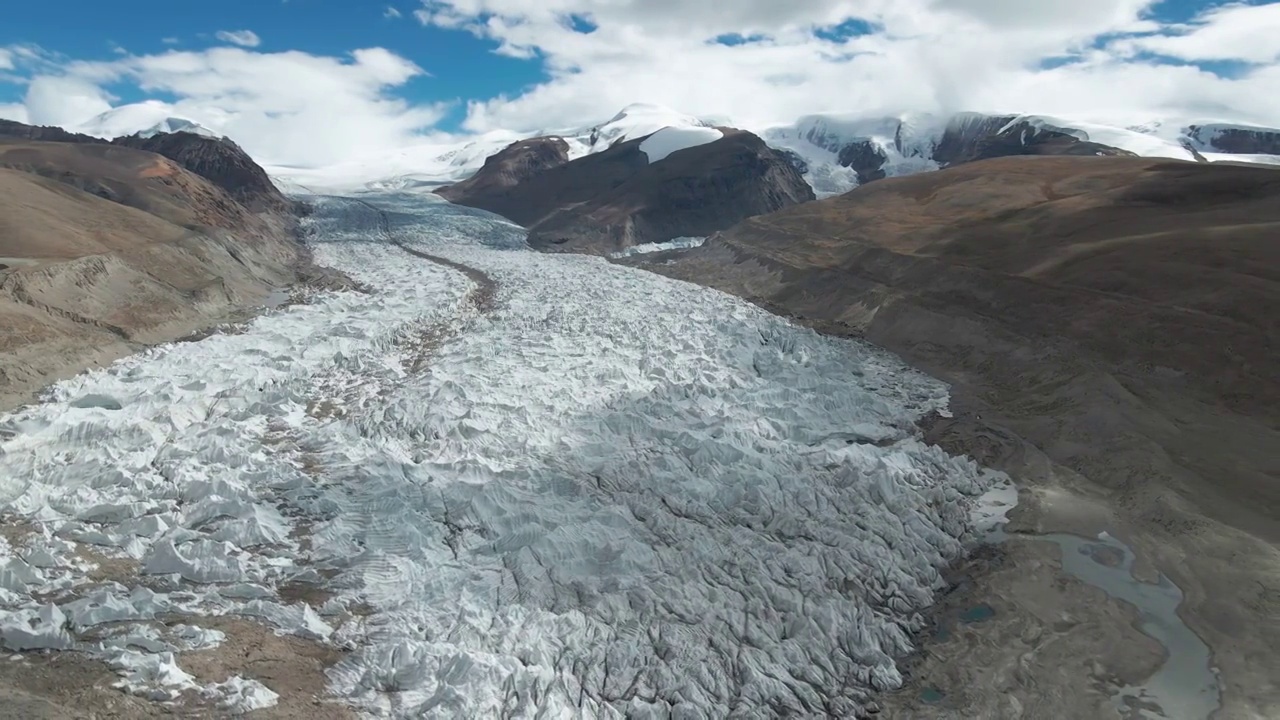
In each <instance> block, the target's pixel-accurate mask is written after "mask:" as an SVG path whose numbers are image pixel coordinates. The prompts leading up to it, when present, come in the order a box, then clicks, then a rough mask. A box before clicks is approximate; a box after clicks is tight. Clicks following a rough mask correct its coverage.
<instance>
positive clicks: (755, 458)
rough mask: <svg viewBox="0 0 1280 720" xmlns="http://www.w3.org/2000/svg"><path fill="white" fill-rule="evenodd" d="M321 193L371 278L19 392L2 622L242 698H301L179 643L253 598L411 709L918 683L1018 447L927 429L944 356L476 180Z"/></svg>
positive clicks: (379, 695) (346, 257) (660, 703)
mask: <svg viewBox="0 0 1280 720" xmlns="http://www.w3.org/2000/svg"><path fill="white" fill-rule="evenodd" d="M311 201H312V202H313V203H314V204H315V212H314V214H313V215H312V216H311V217H310V218H309V219H308V220H307V224H308V226H309V232H310V240H309V242H310V243H311V244H312V246H313V247H314V251H315V255H316V258H317V259H318V261H319V262H322V263H324V264H326V265H330V266H333V267H336V268H340V269H342V270H344V271H346V272H348V273H349V274H350V275H351V276H352V277H353V278H354V279H356V280H357V281H359V283H360V284H361V285H362V286H363V291H362V292H356V291H350V292H335V293H320V294H317V295H316V296H315V297H313V298H312V299H311V302H309V303H307V304H302V305H294V306H289V307H283V308H278V309H274V310H271V311H269V312H268V313H267V314H265V315H263V316H262V317H259V318H258V319H257V320H255V321H253V322H252V323H250V324H248V325H247V326H245V327H244V328H241V329H240V331H238V332H230V333H224V334H219V335H214V336H212V337H208V338H206V339H204V340H201V341H199V342H189V343H176V344H172V345H167V346H164V347H160V348H156V349H153V350H150V351H148V352H145V353H143V354H140V355H137V356H135V357H132V358H129V359H126V360H123V361H121V362H118V363H116V364H115V365H113V366H111V367H109V368H106V369H103V370H97V371H93V372H89V373H86V374H83V375H81V376H79V377H76V378H74V379H71V380H68V381H66V382H62V383H59V384H58V385H56V386H54V387H53V388H52V389H51V390H50V391H49V392H48V393H47V395H46V397H45V398H44V399H43V401H42V402H41V403H39V404H36V405H32V406H29V407H27V408H24V409H22V410H20V411H18V412H15V413H11V414H9V415H6V416H3V417H0V510H2V511H3V517H4V521H5V522H6V523H7V524H8V526H9V527H19V526H20V527H22V528H24V529H25V532H23V533H16V532H11V533H8V534H7V536H8V537H11V538H13V541H12V542H4V541H0V605H2V606H3V611H0V633H2V641H3V644H4V646H5V647H6V648H8V649H10V650H25V649H34V648H57V649H68V648H74V649H79V650H83V651H87V652H89V653H92V654H94V655H96V656H98V657H100V658H102V659H103V660H105V661H106V662H108V663H109V664H111V665H112V666H113V667H115V668H116V669H117V670H118V671H119V672H120V673H121V675H122V680H121V682H122V684H123V685H124V686H125V687H127V688H129V689H130V690H132V691H135V692H140V693H144V694H147V695H149V696H151V697H154V698H157V699H159V700H165V699H169V698H175V697H178V696H179V694H180V693H184V692H199V693H202V694H203V695H205V697H207V698H212V699H213V700H214V701H217V702H219V703H220V704H221V705H222V707H225V708H227V709H233V710H244V709H251V708H253V707H261V706H264V705H270V704H272V703H274V702H276V701H277V697H276V695H275V693H274V692H273V691H272V690H271V689H269V688H268V687H266V686H264V685H262V684H261V683H259V682H258V681H256V680H254V679H251V678H244V677H233V678H232V679H231V680H229V681H226V682H224V683H217V684H205V685H202V684H201V682H200V681H199V680H197V679H196V678H195V677H194V676H193V675H190V674H188V673H187V672H186V671H185V670H184V669H183V667H182V664H183V657H184V653H185V652H187V651H189V650H191V649H193V648H208V647H214V646H216V645H217V644H218V642H219V641H220V633H218V632H217V631H216V630H201V629H200V620H201V618H207V617H210V616H220V615H236V616H247V617H252V618H256V619H257V620H260V621H261V622H262V623H264V624H266V625H268V626H270V627H273V628H275V630H276V632H278V633H290V634H296V635H299V636H301V637H303V638H306V639H307V640H308V641H310V642H315V643H322V644H333V645H336V646H338V647H341V648H343V649H344V650H346V651H347V652H346V654H345V655H344V658H343V659H342V660H341V661H340V662H338V664H336V665H335V666H333V667H332V668H330V669H329V671H328V677H329V690H330V691H331V692H332V693H333V694H335V695H336V696H338V697H340V698H342V699H344V700H345V701H346V702H350V703H352V704H354V705H355V706H356V707H358V708H360V709H363V710H365V711H367V712H370V713H372V714H374V715H378V716H402V717H496V716H498V715H500V714H502V713H503V712H506V713H508V714H510V716H529V717H533V716H537V717H564V716H583V717H620V716H623V715H633V716H637V717H645V716H652V717H685V718H696V717H724V716H727V715H732V716H738V717H752V716H767V715H772V714H776V713H779V712H787V711H791V712H795V713H799V714H809V715H826V714H832V715H836V716H849V715H851V714H852V713H853V712H854V711H855V710H856V708H857V707H858V706H859V705H860V704H862V703H863V702H865V701H866V698H867V696H868V693H869V692H872V691H874V690H876V689H884V688H891V687H894V686H895V685H897V684H898V683H900V682H901V677H900V675H899V673H898V670H897V669H896V667H895V662H894V661H895V658H898V657H900V656H902V655H903V654H905V653H907V652H908V651H909V650H910V649H911V642H910V636H911V633H912V632H913V631H914V630H917V629H919V628H920V627H921V626H922V624H923V623H924V619H923V617H922V615H921V611H922V610H924V609H925V608H926V607H927V606H928V605H929V604H930V603H931V602H932V600H933V596H934V593H935V592H936V591H938V590H939V589H941V588H942V587H943V580H942V579H941V577H940V575H939V571H940V570H941V569H943V568H944V567H945V566H946V565H947V564H948V563H950V562H952V561H954V560H956V559H957V558H958V557H959V556H960V555H961V554H962V553H963V542H964V541H966V540H967V539H968V538H969V536H970V527H969V525H970V514H969V512H970V507H971V505H972V503H973V500H974V499H975V498H976V497H977V496H979V495H980V494H982V493H983V492H984V490H985V489H986V488H987V487H988V486H989V485H990V484H991V482H992V481H993V479H992V478H991V477H990V476H988V475H987V474H986V473H984V472H983V471H982V470H981V469H980V468H978V467H977V466H976V465H975V464H973V463H972V462H970V461H968V460H965V459H960V458H955V457H950V456H948V455H946V454H945V453H943V452H942V451H941V450H939V449H938V448H936V447H930V446H927V445H925V444H923V443H922V442H920V441H919V440H918V439H916V433H914V432H913V429H912V428H913V421H914V420H915V419H917V418H919V417H920V416H922V415H923V414H925V413H928V412H930V411H932V410H941V409H944V408H945V405H946V402H947V393H946V388H945V386H944V385H942V384H941V383H939V382H937V381H935V380H932V379H930V378H928V377H926V376H923V375H921V374H919V373H917V372H915V371H913V370H911V369H909V368H908V367H906V366H904V365H903V364H902V363H901V362H900V361H898V360H897V359H896V358H894V357H892V356H890V355H888V354H886V353H884V352H882V351H879V350H877V349H875V348H872V347H870V346H867V345H864V344H861V343H858V342H853V341H848V340H839V339H833V338H826V337H822V336H819V335H817V334H816V333H814V332H812V331H809V330H807V329H803V328H800V327H796V326H795V325H793V324H791V323H789V322H788V321H786V320H784V319H781V318H778V317H774V316H772V315H769V314H768V313H766V312H764V311H762V310H760V309H758V308H756V307H754V306H752V305H750V304H748V303H745V302H743V301H741V300H738V299H736V298H733V297H730V296H727V295H724V294H721V293H718V292H714V291H711V290H707V289H704V288H700V287H697V286H694V285H690V284H686V283H681V282H677V281H674V280H670V279H667V278H663V277H659V276H656V275H652V274H648V273H645V272H643V271H640V270H635V269H631V268H625V267H620V266H616V265H612V264H610V263H608V262H607V261H605V260H604V259H602V258H592V257H582V256H566V255H543V254H538V253H535V252H531V251H529V250H528V249H527V248H526V246H525V244H524V233H523V231H521V230H520V228H518V227H516V226H514V225H511V224H509V223H506V222H504V221H502V220H500V219H498V218H495V217H493V216H490V215H487V214H484V213H481V212H478V211H472V210H467V209H464V208H459V207H455V206H451V205H447V204H444V203H442V202H439V201H435V200H432V199H429V198H424V197H421V196H415V195H410V194H405V195H394V194H387V195H370V196H366V197H365V198H363V199H362V200H358V201H357V200H353V199H344V198H323V197H316V198H311ZM426 256H434V257H438V258H444V259H446V260H448V261H451V262H452V263H455V264H456V266H455V267H461V266H466V267H469V268H472V269H473V270H474V271H478V272H479V273H482V274H483V276H485V277H487V278H488V280H489V281H490V282H491V285H492V287H491V288H490V289H489V290H490V292H491V294H492V297H491V298H489V299H488V300H487V301H486V302H484V303H478V302H476V298H475V294H476V289H477V288H476V283H475V282H474V279H473V278H474V275H473V276H472V277H471V278H469V277H468V275H467V274H465V273H463V272H460V271H459V270H457V269H455V268H453V267H449V266H448V265H445V264H441V263H438V262H431V261H429V260H428V259H426ZM86 551H88V552H86ZM103 563H109V564H110V565H111V568H112V571H111V572H104V571H103V570H102V567H101V565H102V564H103ZM299 583H305V584H309V585H315V586H321V587H323V588H325V589H326V592H325V593H323V594H317V595H315V596H314V598H320V599H312V601H311V603H310V604H307V603H304V602H302V601H300V600H299V599H297V598H296V597H293V595H292V594H289V593H282V592H281V590H282V588H285V587H290V586H296V585H297V584H299ZM289 598H292V600H290V599H289Z"/></svg>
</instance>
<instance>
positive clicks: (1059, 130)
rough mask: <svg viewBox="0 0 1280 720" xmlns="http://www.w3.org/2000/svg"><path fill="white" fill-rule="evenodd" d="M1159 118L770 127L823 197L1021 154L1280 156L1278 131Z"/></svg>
mask: <svg viewBox="0 0 1280 720" xmlns="http://www.w3.org/2000/svg"><path fill="white" fill-rule="evenodd" d="M1177 127H1178V129H1177V130H1176V131H1175V130H1174V129H1173V128H1171V127H1165V126H1164V125H1162V124H1160V123H1154V124H1151V125H1148V126H1141V127H1134V128H1121V127H1115V126H1107V125H1099V124H1096V123H1087V122H1076V121H1069V120H1063V119H1059V118H1051V117H1047V116H1040V115H988V114H983V113H958V114H955V115H951V116H945V117H939V116H931V115H905V116H902V117H888V118H870V119H866V118H845V117H840V116H826V115H815V116H809V117H806V118H802V119H801V120H799V121H798V122H797V123H795V124H794V125H790V126H783V127H775V128H770V129H769V130H766V131H765V132H764V137H765V139H766V141H767V142H769V143H770V144H771V145H773V146H774V147H778V148H785V149H787V150H790V151H792V152H795V153H796V154H797V155H798V156H800V157H801V158H803V160H804V164H805V166H806V178H807V179H808V180H809V181H810V183H811V184H812V185H813V186H814V189H815V191H816V192H817V193H818V194H819V196H831V195H838V194H841V193H843V192H848V191H849V190H851V189H853V188H854V187H857V186H858V185H860V184H862V183H866V182H872V181H874V180H880V179H883V178H885V177H892V176H901V175H911V174H914V173H917V172H928V171H934V170H938V169H941V168H944V167H951V166H955V165H959V164H962V163H966V162H974V161H977V160H984V159H990V158H995V157H1008V156H1015V155H1095V156H1096V155H1102V156H1123V155H1137V156H1144V157H1169V158H1177V159H1184V160H1196V161H1200V162H1207V161H1221V160H1231V159H1233V158H1232V157H1231V156H1232V155H1248V157H1241V158H1239V159H1241V160H1247V161H1253V162H1259V161H1261V162H1267V161H1274V162H1280V130H1269V129H1266V128H1249V127H1247V126H1237V125H1225V124H1215V125H1194V124H1192V125H1182V126H1177Z"/></svg>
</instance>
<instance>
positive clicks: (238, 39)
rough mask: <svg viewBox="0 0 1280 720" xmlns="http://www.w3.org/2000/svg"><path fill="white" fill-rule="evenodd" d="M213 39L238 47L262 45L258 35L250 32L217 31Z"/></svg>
mask: <svg viewBox="0 0 1280 720" xmlns="http://www.w3.org/2000/svg"><path fill="white" fill-rule="evenodd" d="M215 37H217V38H218V39H219V40H221V41H222V42H228V43H231V44H233V45H239V46H240V47H250V48H252V47H258V46H259V45H261V44H262V38H260V37H258V33H256V32H254V31H252V30H219V31H218V32H217V33H216V35H215Z"/></svg>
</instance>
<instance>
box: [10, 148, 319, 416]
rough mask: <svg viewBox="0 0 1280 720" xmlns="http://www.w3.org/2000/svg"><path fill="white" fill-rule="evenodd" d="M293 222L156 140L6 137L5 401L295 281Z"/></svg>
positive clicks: (189, 329)
mask: <svg viewBox="0 0 1280 720" xmlns="http://www.w3.org/2000/svg"><path fill="white" fill-rule="evenodd" d="M292 222H293V220H292V218H290V217H288V216H283V215H279V214H256V213H253V212H250V211H249V210H248V209H246V208H245V207H244V206H242V205H240V204H239V203H237V202H236V201H235V200H233V199H232V198H231V197H230V196H229V195H228V194H227V193H226V192H224V191H223V190H222V189H220V188H218V187H216V186H215V185H214V184H213V183H211V182H210V181H208V180H207V179H205V178H202V177H200V176H198V175H195V174H194V173H191V172H189V171H187V170H184V169H183V168H182V167H180V166H179V165H177V164H176V163H175V162H173V161H170V160H168V159H166V158H164V157H161V156H159V155H155V154H153V153H150V152H144V151H140V150H134V149H130V148H124V147H117V146H113V145H106V144H92V143H54V142H38V141H28V140H13V139H8V140H0V266H2V267H0V329H3V330H4V332H3V339H2V340H0V407H3V406H7V405H12V404H14V403H17V402H21V401H22V400H23V399H26V398H28V397H29V396H30V394H31V393H32V392H33V391H35V390H36V389H38V388H39V387H41V386H42V385H44V384H45V383H47V382H49V381H50V380H53V379H56V378H59V377H63V376H66V375H68V374H71V373H74V372H78V371H79V370H82V369H84V368H86V367H90V366H93V365H95V364H103V363H107V362H110V361H111V360H114V359H116V358H118V357H121V356H122V355H125V354H128V353H129V352H133V351H136V350H137V349H139V348H140V347H142V346H144V345H147V344H151V343H155V342H161V341H165V340H171V339H174V338H176V337H179V336H181V335H184V334H187V333H190V332H193V331H195V330H197V329H200V328H203V327H206V326H208V325H211V324H215V323H217V322H220V321H222V320H224V319H227V318H228V317H229V316H230V315H232V314H233V313H235V312H237V311H238V310H239V309H241V308H244V307H247V306H252V305H254V304H256V303H258V302H259V301H260V300H261V299H262V298H263V297H265V296H266V295H267V294H268V293H269V292H270V290H271V289H272V288H274V287H279V286H283V285H286V284H289V283H290V282H291V281H292V280H293V278H294V271H295V269H296V267H295V266H296V265H297V263H298V261H299V259H300V258H299V256H298V246H297V244H296V243H295V241H294V239H293V235H292V230H291V225H292Z"/></svg>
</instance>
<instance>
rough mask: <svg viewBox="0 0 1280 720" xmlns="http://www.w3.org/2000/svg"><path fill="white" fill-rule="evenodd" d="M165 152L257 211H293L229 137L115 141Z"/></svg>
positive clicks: (174, 135) (166, 136) (175, 136)
mask: <svg viewBox="0 0 1280 720" xmlns="http://www.w3.org/2000/svg"><path fill="white" fill-rule="evenodd" d="M111 142H112V144H114V145H122V146H125V147H131V148H134V149H137V150H146V151H147V152H153V153H155V154H157V155H162V156H164V157H167V158H169V159H170V160H172V161H174V162H176V163H178V164H179V165H181V166H182V167H184V168H186V169H187V170H190V171H191V172H193V173H195V174H197V175H200V176H202V177H204V178H205V179H207V180H209V181H210V182H212V183H213V184H214V185H216V186H218V187H220V188H222V189H223V190H225V191H227V193H228V194H230V195H231V197H233V198H235V199H236V200H237V201H238V202H240V203H241V204H242V205H244V206H245V207H247V208H249V209H250V210H253V211H254V212H278V213H289V212H292V211H293V210H294V207H293V203H291V202H290V201H289V200H288V199H286V198H285V197H284V195H283V194H282V193H281V192H280V190H279V189H278V188H276V186H275V184H273V183H272V182H271V178H270V177H268V176H267V172H266V171H265V170H263V169H262V166H260V165H258V164H257V163H256V162H254V161H253V158H251V157H249V154H248V153H246V152H245V151H244V150H243V149H241V147H240V146H239V145H237V144H235V143H234V142H232V141H231V140H230V139H228V138H225V137H224V138H211V137H207V136H205V135H197V134H195V133H189V132H175V133H158V134H156V135H152V136H151V137H142V136H139V135H130V136H127V137H120V138H116V139H115V140H112V141H111Z"/></svg>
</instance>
